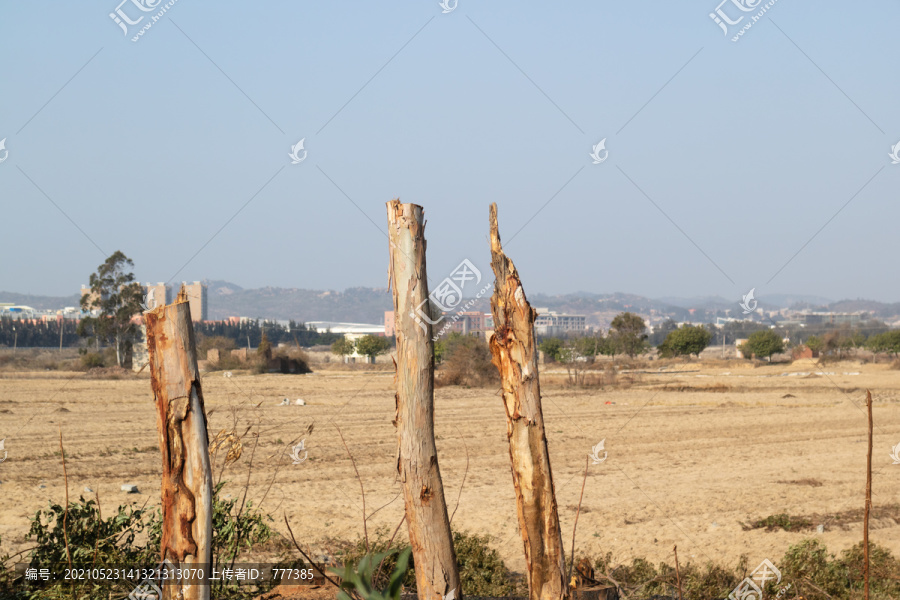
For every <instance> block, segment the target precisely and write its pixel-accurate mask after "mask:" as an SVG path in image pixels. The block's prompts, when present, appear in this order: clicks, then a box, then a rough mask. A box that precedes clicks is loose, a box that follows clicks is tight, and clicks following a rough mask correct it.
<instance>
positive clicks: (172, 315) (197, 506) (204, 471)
mask: <svg viewBox="0 0 900 600" xmlns="http://www.w3.org/2000/svg"><path fill="white" fill-rule="evenodd" d="M145 319H146V326H147V347H148V350H149V353H150V377H151V383H152V386H153V396H154V399H155V401H156V410H157V419H156V425H157V431H158V433H159V449H160V452H161V453H162V521H163V522H162V541H161V544H160V546H161V547H160V559H161V561H163V562H166V563H167V564H168V566H170V567H174V568H181V569H187V568H197V569H199V568H202V569H203V570H204V577H203V578H202V579H201V580H199V581H197V580H194V581H191V582H190V583H188V582H186V581H178V580H174V581H173V580H171V579H169V580H168V581H164V586H163V596H162V600H175V599H178V600H182V599H183V600H209V597H210V595H209V593H210V590H209V575H210V572H209V570H210V568H211V563H212V555H211V545H212V495H213V489H212V473H211V470H210V463H209V439H208V437H207V431H206V411H205V409H204V406H203V392H202V390H201V389H200V371H199V369H198V368H197V352H196V346H195V343H194V328H193V325H192V323H191V311H190V306H189V304H188V299H187V296H186V294H185V293H184V290H183V289H182V291H181V292H180V293H179V294H178V299H177V300H176V301H175V303H174V304H170V305H167V306H160V307H157V308H155V309H154V310H152V311H150V312H148V313H146V315H145Z"/></svg>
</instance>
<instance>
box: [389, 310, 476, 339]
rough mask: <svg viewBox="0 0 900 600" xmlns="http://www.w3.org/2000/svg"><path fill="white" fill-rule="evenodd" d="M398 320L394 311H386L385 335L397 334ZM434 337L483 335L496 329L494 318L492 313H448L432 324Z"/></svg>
mask: <svg viewBox="0 0 900 600" xmlns="http://www.w3.org/2000/svg"><path fill="white" fill-rule="evenodd" d="M396 327H397V326H396V320H395V318H394V311H392V310H386V311H384V335H386V336H389V337H390V336H392V335H395V334H396V332H397V331H396ZM431 327H432V330H433V331H434V335H440V336H445V335H448V334H450V333H461V334H463V335H469V334H471V333H482V332H484V331H490V330H492V329H493V328H494V317H493V316H492V315H491V314H490V313H483V312H478V311H468V312H448V313H444V314H443V315H442V316H441V319H440V320H439V321H438V322H437V323H433V324H432V326H431Z"/></svg>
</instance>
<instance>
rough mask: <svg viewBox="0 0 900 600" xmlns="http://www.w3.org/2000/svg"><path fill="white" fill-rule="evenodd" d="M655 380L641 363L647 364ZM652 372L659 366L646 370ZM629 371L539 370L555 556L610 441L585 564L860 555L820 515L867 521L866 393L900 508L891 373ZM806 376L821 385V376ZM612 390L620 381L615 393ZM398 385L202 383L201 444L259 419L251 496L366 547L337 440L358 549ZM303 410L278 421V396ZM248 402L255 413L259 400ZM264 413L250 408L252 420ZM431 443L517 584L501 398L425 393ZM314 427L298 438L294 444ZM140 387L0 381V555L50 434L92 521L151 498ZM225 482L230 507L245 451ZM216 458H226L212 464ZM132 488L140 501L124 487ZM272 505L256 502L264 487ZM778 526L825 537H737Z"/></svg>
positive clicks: (855, 525)
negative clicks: (819, 544)
mask: <svg viewBox="0 0 900 600" xmlns="http://www.w3.org/2000/svg"><path fill="white" fill-rule="evenodd" d="M651 364H652V363H651ZM654 369H655V367H654ZM670 371H680V372H662V373H656V372H654V373H641V374H636V375H632V376H631V377H632V378H633V379H634V380H635V381H634V383H633V384H632V385H631V386H630V387H627V388H626V387H622V386H620V387H613V388H609V389H606V390H600V389H595V390H573V389H570V388H567V387H565V386H564V385H563V380H564V379H565V374H564V373H561V372H560V373H557V372H553V371H552V370H550V369H545V370H544V372H542V385H543V392H544V414H545V419H546V422H547V434H548V439H549V448H550V455H551V462H552V466H553V470H554V473H553V474H554V480H555V484H556V493H557V499H558V503H559V507H560V518H561V521H562V527H563V540H564V544H565V547H566V551H567V552H568V548H569V544H570V543H571V535H572V525H573V521H574V517H575V508H576V505H577V502H578V495H579V492H580V490H581V482H582V474H583V469H584V466H585V458H586V457H587V455H588V453H589V452H590V450H591V447H592V446H594V445H595V444H597V443H598V442H599V441H600V440H602V439H605V440H606V441H605V449H606V451H607V452H608V457H607V459H606V460H605V461H604V462H602V463H601V464H599V465H590V466H589V468H588V477H587V484H586V488H585V492H584V502H583V506H582V511H581V517H580V519H579V523H578V540H577V544H576V545H577V549H578V552H581V553H591V554H596V553H599V552H607V551H609V552H612V553H613V556H614V557H615V558H617V559H618V560H622V561H624V560H629V559H630V558H631V557H634V556H643V557H646V558H648V559H650V560H651V561H653V562H657V561H671V550H672V546H673V545H675V544H677V545H678V549H679V558H680V559H681V560H682V561H686V560H690V561H693V562H706V561H707V560H712V561H714V562H717V563H731V564H733V563H734V562H735V561H736V560H737V558H738V556H739V555H740V554H747V555H748V556H749V560H750V562H751V563H753V564H757V563H758V562H760V561H761V560H762V559H763V558H770V559H772V560H773V561H777V560H778V559H780V558H781V556H782V555H783V554H784V551H785V550H786V549H787V548H788V546H789V545H791V544H793V543H796V542H797V541H799V540H801V539H803V538H804V537H809V536H817V537H819V538H821V539H822V541H823V542H824V543H825V544H826V545H827V546H828V548H829V550H830V551H832V552H838V551H840V550H842V549H845V548H848V547H850V546H851V545H853V544H854V543H857V542H859V541H861V539H862V522H861V520H854V518H852V517H851V518H848V517H847V516H846V514H844V516H843V517H842V519H841V520H840V521H835V520H834V519H833V518H832V517H833V516H834V515H837V514H839V513H846V511H850V510H855V509H861V508H862V507H863V503H864V489H865V464H866V443H865V440H866V419H865V414H864V411H865V408H864V398H865V389H866V388H867V387H869V388H871V389H872V391H873V394H874V396H875V409H874V410H875V425H876V429H875V432H876V435H875V444H874V448H875V450H874V459H873V471H874V473H875V475H874V485H873V489H874V498H873V504H874V505H875V507H876V508H877V507H883V506H887V505H890V504H894V503H898V502H900V465H892V460H891V458H890V456H889V453H890V451H891V448H892V446H894V445H896V444H898V443H900V371H893V370H889V369H888V368H887V367H886V366H885V365H860V364H859V363H855V362H844V363H839V364H833V365H828V366H826V367H820V366H816V365H815V364H813V363H812V362H802V361H801V362H797V363H794V364H793V365H770V366H764V367H759V368H755V369H754V368H750V367H749V366H744V367H741V366H739V365H737V364H734V365H715V364H713V363H705V364H699V363H692V364H687V365H683V366H673V367H671V368H670ZM816 372H819V374H816ZM625 378H626V377H625V376H622V375H620V376H619V380H620V382H621V381H622V380H623V379H625ZM392 385H393V374H392V373H391V372H385V371H372V372H362V371H355V372H350V371H322V372H319V373H315V374H312V375H305V376H290V375H263V376H251V375H240V374H235V375H234V376H233V377H231V378H226V377H223V376H222V373H209V374H206V375H205V376H204V378H203V389H204V394H205V397H206V406H207V411H208V412H209V413H210V418H209V420H210V427H209V429H210V436H211V437H212V436H214V435H215V434H216V433H217V432H218V431H220V430H221V429H232V428H236V429H237V432H238V433H243V431H244V430H245V429H246V428H247V426H248V425H249V424H250V423H259V427H260V431H261V434H260V436H259V440H258V447H257V448H256V450H255V455H254V457H253V468H252V475H251V478H250V492H249V498H250V499H253V500H254V501H255V503H256V504H258V503H259V501H260V500H261V499H263V497H264V495H265V498H264V503H263V508H264V509H266V510H267V511H269V512H272V513H273V514H274V515H276V517H277V518H276V521H275V527H276V528H277V529H279V530H282V529H284V526H283V519H282V514H283V513H286V514H287V515H288V517H289V519H290V520H291V522H292V525H293V527H294V532H295V534H297V535H298V537H299V538H301V539H302V540H303V542H304V543H305V542H308V543H310V544H311V546H312V547H313V548H314V549H316V548H318V549H319V550H324V546H322V545H320V544H319V543H320V542H321V541H322V540H325V539H326V538H329V537H331V538H349V539H355V538H357V537H358V536H360V535H362V517H361V515H362V504H361V498H360V490H359V484H358V482H357V480H356V478H355V475H354V471H353V468H352V466H351V463H350V460H349V459H348V457H347V454H346V452H345V450H344V448H343V446H342V444H341V441H340V438H339V436H338V434H337V430H336V428H335V426H336V425H337V426H339V427H340V428H341V430H342V431H343V434H344V437H345V439H346V440H347V443H348V445H349V447H350V449H351V451H352V453H353V455H354V457H355V459H356V461H357V465H358V467H359V471H360V474H361V477H362V480H363V484H364V486H365V490H366V504H367V506H366V508H367V512H368V513H372V512H373V511H374V510H375V509H377V508H379V507H382V506H384V505H386V506H384V507H383V508H382V509H381V510H379V511H378V512H377V513H376V514H375V515H374V516H372V517H371V519H370V521H369V531H370V534H371V533H372V532H373V531H374V530H376V529H377V528H379V527H383V528H388V529H390V530H391V531H392V530H393V529H394V527H396V525H397V524H398V522H399V521H400V518H401V516H402V499H401V498H400V497H398V494H399V492H400V486H399V483H398V481H397V478H396V437H395V430H394V427H393V425H392V424H391V421H392V419H393V417H394V394H393V388H392ZM285 397H287V398H290V399H291V400H294V399H296V398H303V399H304V400H305V401H306V402H307V405H306V406H278V404H279V403H280V402H281V400H282V398H285ZM260 403H261V404H260ZM257 404H260V405H259V407H258V408H256V405H257ZM435 405H436V409H435V410H436V416H435V421H436V436H437V445H438V451H439V460H440V468H441V473H442V475H443V479H444V488H445V490H446V496H447V503H448V505H449V508H450V511H453V510H454V507H455V506H456V503H457V495H458V494H459V490H460V484H461V482H462V479H463V476H464V473H465V472H466V462H467V453H468V462H469V467H468V474H467V476H466V482H465V486H464V487H463V488H462V494H461V497H460V500H459V508H458V510H457V512H456V515H455V517H454V520H453V526H454V528H458V529H463V530H469V531H473V532H478V533H488V534H491V535H492V536H494V538H495V540H494V545H495V546H496V547H497V548H498V549H499V550H500V551H501V554H502V555H503V557H504V559H505V560H506V561H507V563H508V564H509V566H510V567H512V568H513V569H516V570H521V569H523V568H524V561H523V559H522V553H521V546H522V545H521V541H520V539H519V535H518V527H517V521H516V509H515V500H514V496H513V489H512V481H511V477H510V473H509V456H508V453H507V445H506V423H505V416H504V413H503V407H502V404H501V401H500V399H499V397H498V395H497V391H496V390H494V389H460V388H442V389H438V390H437V392H436V399H435ZM312 424H314V430H313V432H312V433H311V434H306V433H305V431H306V428H307V427H308V426H309V425H312ZM155 426H156V416H155V409H154V406H153V404H152V399H151V396H150V385H149V379H145V378H142V379H128V380H118V381H108V380H89V379H85V378H83V375H82V374H76V373H37V374H36V373H29V374H16V373H6V374H4V377H3V378H0V438H3V437H5V438H6V450H7V451H8V453H9V456H8V460H7V461H6V462H4V463H2V464H0V482H2V483H0V498H2V501H0V538H2V547H0V554H5V553H6V552H15V551H17V550H21V549H24V548H26V547H27V543H26V542H25V541H24V539H23V536H24V534H25V533H26V532H27V530H28V526H29V518H30V517H31V516H33V515H34V513H35V511H36V510H38V509H39V508H44V507H45V506H46V505H47V502H48V501H50V500H53V501H56V502H62V501H63V498H64V488H63V478H62V465H61V462H60V459H59V456H58V455H57V454H55V453H56V452H57V451H58V439H57V435H58V430H57V427H61V428H62V432H63V437H64V441H65V447H66V453H67V464H68V474H69V493H70V496H71V497H72V498H73V499H74V498H77V497H78V496H79V495H85V496H87V495H88V494H86V493H85V492H83V491H82V490H83V488H84V487H85V486H89V487H90V488H92V489H93V490H96V491H98V492H99V493H100V500H101V503H102V505H103V507H104V514H110V512H111V510H112V508H113V507H114V506H117V505H119V504H126V503H131V502H137V503H139V504H143V503H144V502H148V503H149V504H150V505H153V504H157V503H158V499H159V473H160V464H159V452H158V450H157V437H156V430H155ZM301 438H305V439H306V448H307V450H308V452H309V458H308V460H307V461H306V462H303V463H302V464H300V465H292V464H291V460H290V458H289V457H288V454H287V453H288V451H289V446H290V443H291V442H294V441H296V440H299V439H301ZM244 441H245V448H244V451H243V456H242V458H241V459H240V460H239V461H238V462H237V463H236V464H235V465H233V466H231V467H230V468H229V469H228V470H227V471H226V473H225V475H224V478H225V479H226V480H228V481H229V484H228V485H227V486H226V489H225V491H224V493H231V494H237V493H239V492H240V490H241V489H242V488H243V485H244V483H245V481H246V479H247V472H248V464H249V460H250V456H251V454H252V453H253V450H254V441H253V438H245V440H244ZM220 459H221V456H220ZM125 483H133V484H136V485H137V486H138V487H139V489H140V494H139V495H134V494H131V495H129V494H126V493H124V492H122V491H120V489H119V486H120V485H121V484H125ZM267 489H268V493H267V494H266V491H267ZM777 513H790V514H792V515H806V516H811V517H812V518H813V521H814V523H815V524H819V523H821V524H824V525H825V531H824V533H821V534H818V533H816V532H815V530H813V531H805V532H785V531H781V530H778V531H772V532H769V531H766V530H762V529H760V530H753V531H744V530H743V528H742V526H741V523H745V522H748V521H749V520H750V519H757V518H763V517H766V516H769V515H772V514H777ZM871 539H872V541H874V542H875V543H878V544H881V545H883V546H886V547H888V548H889V549H890V550H891V551H892V552H893V553H894V554H895V555H896V554H900V524H898V523H897V522H896V521H895V520H894V519H893V518H891V517H883V518H876V519H874V520H873V522H872V533H871Z"/></svg>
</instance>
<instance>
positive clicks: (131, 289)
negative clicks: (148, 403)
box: [78, 250, 144, 367]
mask: <svg viewBox="0 0 900 600" xmlns="http://www.w3.org/2000/svg"><path fill="white" fill-rule="evenodd" d="M132 268H134V262H133V261H132V260H131V259H130V258H128V257H127V256H125V255H124V254H123V253H122V252H121V251H119V250H117V251H116V252H115V253H113V254H112V255H110V257H109V258H107V259H106V260H105V261H104V262H103V264H102V265H100V266H99V267H97V272H96V273H92V274H91V277H90V284H91V293H90V294H86V295H84V296H82V297H81V308H82V310H84V311H86V312H95V311H96V313H97V314H96V316H95V315H93V314H92V315H91V316H87V317H85V318H83V319H81V322H80V323H79V324H78V335H80V336H82V337H85V338H93V339H94V340H96V342H97V343H98V344H99V343H101V342H105V343H112V344H114V345H115V349H116V364H118V366H120V367H122V366H124V365H125V356H126V354H127V349H128V348H129V347H130V346H131V344H132V343H133V341H134V339H135V338H136V337H137V334H138V330H139V329H138V326H137V325H136V324H134V323H132V322H131V319H132V317H134V316H135V315H139V314H140V313H141V302H143V299H144V289H143V288H142V287H141V284H140V283H137V282H136V281H135V280H134V273H132V272H131V269H132Z"/></svg>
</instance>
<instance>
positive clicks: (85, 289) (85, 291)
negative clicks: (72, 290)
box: [80, 285, 98, 310]
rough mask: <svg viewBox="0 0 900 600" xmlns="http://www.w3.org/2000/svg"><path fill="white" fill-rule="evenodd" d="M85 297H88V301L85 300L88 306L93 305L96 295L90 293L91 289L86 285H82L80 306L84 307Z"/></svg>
mask: <svg viewBox="0 0 900 600" xmlns="http://www.w3.org/2000/svg"><path fill="white" fill-rule="evenodd" d="M85 296H87V297H88V299H87V300H86V302H87V305H88V306H90V305H91V304H93V302H94V300H95V299H97V298H98V295H97V294H95V293H94V292H92V291H91V288H89V287H88V286H86V285H82V286H81V296H80V298H82V302H81V306H84V303H85V300H84V297H85ZM88 310H91V309H90V308H88Z"/></svg>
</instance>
